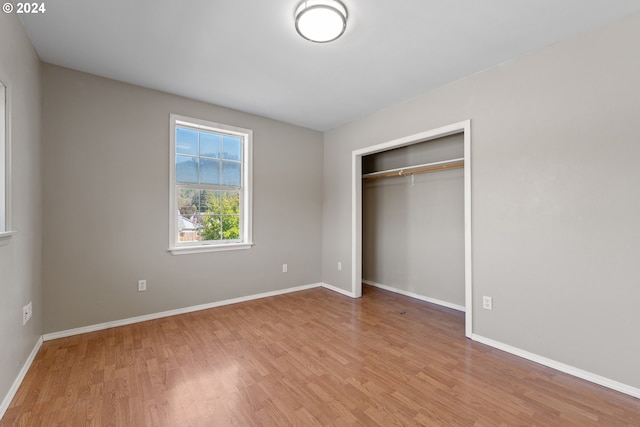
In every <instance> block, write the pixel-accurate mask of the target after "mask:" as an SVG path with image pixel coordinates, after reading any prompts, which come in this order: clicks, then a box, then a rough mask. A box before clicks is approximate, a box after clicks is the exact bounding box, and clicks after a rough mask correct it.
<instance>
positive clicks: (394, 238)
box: [352, 120, 473, 338]
mask: <svg viewBox="0 0 640 427" xmlns="http://www.w3.org/2000/svg"><path fill="white" fill-rule="evenodd" d="M470 139H471V138H470V121H469V120H467V121H464V122H460V123H455V124H452V125H449V126H444V127H442V128H438V129H433V130H430V131H426V132H422V133H419V134H415V135H410V136H407V137H404V138H400V139H397V140H393V141H389V142H386V143H383V144H377V145H374V146H370V147H366V148H363V149H359V150H356V151H354V152H353V155H352V172H353V173H352V175H353V188H352V196H353V198H352V222H353V224H352V225H353V227H352V230H353V234H352V249H353V250H352V258H353V259H352V263H353V264H352V265H353V272H352V294H353V296H354V297H360V296H362V283H363V282H364V283H365V284H369V285H373V286H377V287H381V288H383V289H388V290H391V291H394V292H397V293H400V294H404V295H407V296H411V297H414V298H418V299H421V300H424V301H429V302H432V303H435V304H439V305H441V306H445V307H449V308H453V309H456V310H460V311H464V312H465V335H466V336H467V337H469V338H470V337H471V335H472V333H473V331H472V326H473V322H472V319H473V317H472V305H473V304H472V302H473V298H472V297H473V292H472V275H471V265H472V264H471V158H470V142H471V140H470Z"/></svg>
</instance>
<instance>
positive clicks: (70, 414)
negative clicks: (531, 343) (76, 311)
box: [0, 287, 640, 427]
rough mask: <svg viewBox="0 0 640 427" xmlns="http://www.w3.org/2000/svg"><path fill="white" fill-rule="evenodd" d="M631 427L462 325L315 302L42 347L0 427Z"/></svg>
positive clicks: (301, 300) (281, 300) (169, 321)
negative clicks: (466, 332)
mask: <svg viewBox="0 0 640 427" xmlns="http://www.w3.org/2000/svg"><path fill="white" fill-rule="evenodd" d="M230 425H251V426H258V425H268V426H288V425H294V426H314V425H336V426H350V425H366V426H377V425H382V426H395V425H399V426H401V425H406V426H412V425H429V426H448V425H452V426H524V425H537V426H596V425H598V426H622V425H629V426H631V425H633V426H639V425H640V400H638V399H635V398H633V397H630V396H627V395H624V394H621V393H617V392H614V391H612V390H608V389H605V388H603V387H600V386H597V385H594V384H591V383H589V382H586V381H583V380H580V379H577V378H574V377H571V376H569V375H566V374H563V373H560V372H557V371H555V370H553V369H549V368H546V367H543V366H540V365H537V364H535V363H531V362H528V361H526V360H523V359H520V358H518V357H515V356H512V355H509V354H506V353H504V352H501V351H499V350H495V349H492V348H490V347H487V346H484V345H482V344H479V343H476V342H472V341H470V340H467V339H466V338H464V315H463V314H461V313H458V312H456V311H453V310H449V309H445V308H441V307H437V306H434V305H431V304H428V303H425V302H422V301H418V300H414V299H411V298H407V297H403V296H400V295H396V294H393V293H390V292H386V291H382V290H379V289H375V288H371V287H365V289H364V295H363V298H362V299H358V300H353V299H350V298H347V297H344V296H342V295H340V294H337V293H334V292H331V291H328V290H325V289H312V290H308V291H302V292H296V293H292V294H287V295H282V296H277V297H273V298H265V299H261V300H256V301H251V302H246V303H240V304H235V305H231V306H226V307H219V308H214V309H210V310H204V311H199V312H196V313H190V314H184V315H180V316H174V317H169V318H165V319H159V320H154V321H149V322H144V323H139V324H135V325H130V326H124V327H120V328H114V329H108V330H104V331H99V332H93V333H89V334H84V335H79V336H74V337H69V338H63V339H59V340H54V341H48V342H45V343H44V344H43V346H42V348H41V350H40V352H39V353H38V355H37V357H36V359H35V361H34V363H33V365H32V367H31V369H30V370H29V372H28V373H27V376H26V377H25V379H24V382H23V384H22V386H21V387H20V389H19V390H18V393H17V394H16V396H15V398H14V400H13V402H12V403H11V406H10V408H9V409H8V411H7V412H6V414H5V416H4V418H3V419H2V420H1V421H0V426H172V427H173V426H230Z"/></svg>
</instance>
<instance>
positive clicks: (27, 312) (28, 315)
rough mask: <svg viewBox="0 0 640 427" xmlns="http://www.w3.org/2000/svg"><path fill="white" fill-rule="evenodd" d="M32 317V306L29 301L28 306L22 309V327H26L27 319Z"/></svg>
mask: <svg viewBox="0 0 640 427" xmlns="http://www.w3.org/2000/svg"><path fill="white" fill-rule="evenodd" d="M31 316H33V304H31V301H29V304H27V305H25V306H24V307H22V325H23V326H24V325H26V324H27V322H28V321H29V319H31Z"/></svg>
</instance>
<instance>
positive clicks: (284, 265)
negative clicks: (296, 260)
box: [282, 264, 289, 273]
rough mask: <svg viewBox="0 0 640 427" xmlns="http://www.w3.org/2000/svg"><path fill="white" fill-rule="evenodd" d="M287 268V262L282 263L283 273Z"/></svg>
mask: <svg viewBox="0 0 640 427" xmlns="http://www.w3.org/2000/svg"><path fill="white" fill-rule="evenodd" d="M288 269H289V267H287V264H282V272H283V273H286V272H287V270H288Z"/></svg>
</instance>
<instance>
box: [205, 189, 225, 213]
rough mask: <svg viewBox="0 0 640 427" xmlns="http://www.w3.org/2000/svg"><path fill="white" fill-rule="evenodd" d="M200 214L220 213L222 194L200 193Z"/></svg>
mask: <svg viewBox="0 0 640 427" xmlns="http://www.w3.org/2000/svg"><path fill="white" fill-rule="evenodd" d="M200 200H201V204H200V212H203V213H206V214H207V215H209V214H219V213H220V192H219V191H214V190H201V191H200Z"/></svg>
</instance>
